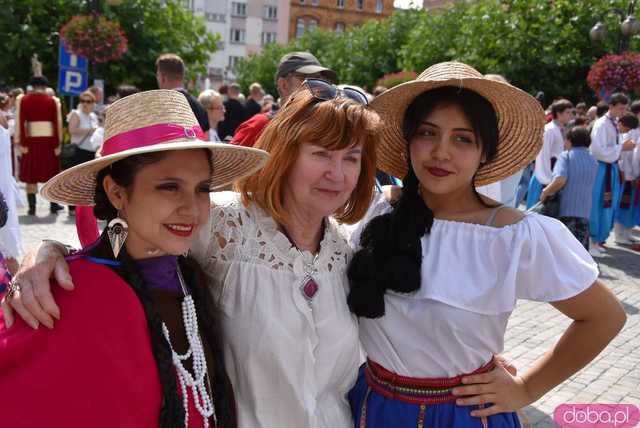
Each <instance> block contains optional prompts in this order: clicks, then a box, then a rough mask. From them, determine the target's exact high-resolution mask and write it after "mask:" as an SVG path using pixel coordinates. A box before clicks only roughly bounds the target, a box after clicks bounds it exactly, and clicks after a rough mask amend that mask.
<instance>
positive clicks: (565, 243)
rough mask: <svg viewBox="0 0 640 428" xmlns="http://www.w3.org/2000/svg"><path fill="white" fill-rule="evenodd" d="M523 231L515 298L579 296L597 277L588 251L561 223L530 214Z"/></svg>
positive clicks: (594, 264)
mask: <svg viewBox="0 0 640 428" xmlns="http://www.w3.org/2000/svg"><path fill="white" fill-rule="evenodd" d="M527 217H528V218H527V219H526V221H525V222H524V224H523V226H525V227H522V228H521V229H520V233H521V236H519V237H518V238H519V240H520V242H521V245H522V247H521V252H520V257H519V262H518V270H517V274H516V297H517V298H519V299H528V300H536V301H542V302H554V301H558V300H564V299H568V298H570V297H573V296H576V295H577V294H579V293H581V292H582V291H584V290H586V289H587V288H589V287H590V286H591V285H592V284H593V283H594V281H595V280H596V279H597V278H598V267H597V265H596V263H595V262H594V261H593V259H592V258H591V256H590V255H589V253H588V252H587V250H586V249H585V248H584V247H583V246H582V245H581V244H580V242H578V240H577V239H576V238H575V237H574V236H573V234H572V233H571V232H570V231H569V230H568V229H567V228H566V227H565V226H564V225H563V224H562V223H561V222H559V221H558V220H556V219H553V218H550V217H546V216H542V215H538V214H529V215H528V216H527Z"/></svg>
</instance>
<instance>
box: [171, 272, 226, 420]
mask: <svg viewBox="0 0 640 428" xmlns="http://www.w3.org/2000/svg"><path fill="white" fill-rule="evenodd" d="M178 279H179V280H180V286H181V287H182V292H183V293H184V300H183V301H182V320H183V321H184V329H185V333H186V336H187V342H188V343H189V349H188V350H187V352H186V353H184V354H182V355H181V354H178V353H177V352H176V351H175V350H174V349H173V345H172V344H171V337H170V336H169V329H168V328H167V325H166V324H165V323H164V322H163V323H162V332H163V333H164V337H165V339H166V340H167V342H168V343H169V348H171V355H172V360H173V365H174V366H175V368H176V372H177V374H178V382H179V383H180V390H181V392H182V405H183V406H184V426H185V428H187V427H188V426H189V395H188V393H187V387H190V389H191V392H192V394H193V401H194V403H195V406H196V409H197V410H198V413H200V415H201V416H202V418H203V419H204V427H205V428H208V427H209V418H210V417H212V416H213V426H214V427H216V426H217V425H218V421H217V420H216V412H215V408H214V406H213V399H212V397H211V396H210V395H209V393H211V394H213V390H212V389H211V384H210V382H209V376H208V374H207V361H206V359H205V355H204V348H203V347H202V340H201V339H200V333H199V331H198V318H197V317H196V307H195V304H194V303H193V298H192V297H191V295H190V294H189V293H188V292H187V287H186V286H185V284H184V279H183V278H182V273H181V272H180V268H178ZM189 358H192V359H193V361H192V365H193V375H192V374H191V373H190V372H189V371H188V370H187V369H186V368H185V367H184V365H183V364H182V362H183V361H185V360H187V359H189ZM205 382H206V383H207V384H208V386H209V391H207V384H205Z"/></svg>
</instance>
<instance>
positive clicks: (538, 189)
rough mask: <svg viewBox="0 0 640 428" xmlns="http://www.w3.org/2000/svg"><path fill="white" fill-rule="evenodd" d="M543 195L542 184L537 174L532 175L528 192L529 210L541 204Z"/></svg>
mask: <svg viewBox="0 0 640 428" xmlns="http://www.w3.org/2000/svg"><path fill="white" fill-rule="evenodd" d="M541 194H542V183H540V182H539V181H538V179H537V178H536V175H535V174H531V181H529V190H528V191H527V209H529V208H531V207H532V206H534V205H535V204H537V203H538V202H540V195H541Z"/></svg>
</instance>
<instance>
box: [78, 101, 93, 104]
mask: <svg viewBox="0 0 640 428" xmlns="http://www.w3.org/2000/svg"><path fill="white" fill-rule="evenodd" d="M80 102H81V103H83V104H93V101H91V100H80Z"/></svg>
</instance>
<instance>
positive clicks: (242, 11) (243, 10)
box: [231, 1, 247, 16]
mask: <svg viewBox="0 0 640 428" xmlns="http://www.w3.org/2000/svg"><path fill="white" fill-rule="evenodd" d="M231 15H232V16H247V4H246V3H240V2H235V1H234V2H231Z"/></svg>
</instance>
